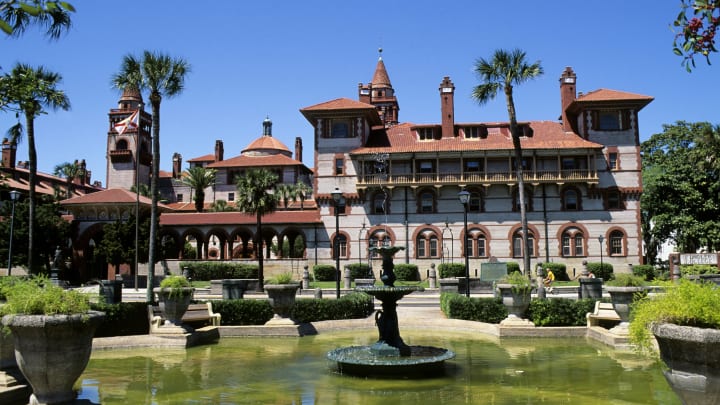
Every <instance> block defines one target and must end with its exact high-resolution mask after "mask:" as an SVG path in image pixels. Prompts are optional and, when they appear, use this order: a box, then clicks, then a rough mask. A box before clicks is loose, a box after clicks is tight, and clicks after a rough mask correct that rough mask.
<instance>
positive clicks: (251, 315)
mask: <svg viewBox="0 0 720 405" xmlns="http://www.w3.org/2000/svg"><path fill="white" fill-rule="evenodd" d="M212 307H213V312H216V313H219V314H220V316H221V318H220V324H221V325H263V324H265V322H267V321H269V320H270V319H271V318H272V317H273V310H272V307H271V306H270V302H269V301H267V300H245V299H240V300H220V301H213V302H212Z"/></svg>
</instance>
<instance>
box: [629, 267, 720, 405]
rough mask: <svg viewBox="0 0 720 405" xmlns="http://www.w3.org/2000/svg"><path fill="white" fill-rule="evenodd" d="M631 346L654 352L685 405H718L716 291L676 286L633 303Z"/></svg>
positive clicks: (719, 313) (719, 311)
mask: <svg viewBox="0 0 720 405" xmlns="http://www.w3.org/2000/svg"><path fill="white" fill-rule="evenodd" d="M629 331H630V336H629V337H630V341H631V342H632V343H634V344H635V345H636V346H637V347H638V348H639V349H640V350H641V351H645V352H651V353H654V352H655V345H654V341H653V337H654V338H655V341H656V342H657V348H658V349H659V353H660V358H661V359H662V361H663V362H664V363H665V364H666V365H667V367H668V368H669V370H667V371H665V378H666V379H667V381H668V383H670V386H671V387H672V388H673V390H675V392H676V393H677V394H678V395H679V396H680V397H681V399H682V400H683V401H684V402H685V403H687V404H705V403H708V404H709V403H718V401H720V392H719V391H718V389H720V289H718V288H717V287H716V286H715V285H714V284H713V283H695V282H692V281H689V280H680V282H679V283H678V284H676V285H672V284H668V285H667V286H666V289H665V292H664V293H662V294H658V295H656V296H648V297H646V298H643V299H642V300H640V301H638V302H637V303H636V304H635V308H634V310H633V317H632V322H631V323H630V328H629Z"/></svg>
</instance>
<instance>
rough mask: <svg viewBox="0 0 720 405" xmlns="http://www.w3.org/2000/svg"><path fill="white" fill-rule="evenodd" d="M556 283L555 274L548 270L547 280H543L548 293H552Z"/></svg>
mask: <svg viewBox="0 0 720 405" xmlns="http://www.w3.org/2000/svg"><path fill="white" fill-rule="evenodd" d="M554 282H555V274H553V272H552V270H550V269H547V274H546V275H545V278H544V279H543V284H544V285H545V288H546V289H547V291H548V292H552V291H553V288H552V285H553V283H554Z"/></svg>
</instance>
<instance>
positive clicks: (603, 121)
mask: <svg viewBox="0 0 720 405" xmlns="http://www.w3.org/2000/svg"><path fill="white" fill-rule="evenodd" d="M598 129H599V130H601V131H618V130H620V112H619V111H616V110H611V111H600V112H599V113H598Z"/></svg>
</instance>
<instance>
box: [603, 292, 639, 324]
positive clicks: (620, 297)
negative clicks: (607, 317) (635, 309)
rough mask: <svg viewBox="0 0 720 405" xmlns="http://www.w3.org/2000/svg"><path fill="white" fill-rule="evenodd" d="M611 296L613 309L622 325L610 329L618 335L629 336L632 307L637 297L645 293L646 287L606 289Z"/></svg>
mask: <svg viewBox="0 0 720 405" xmlns="http://www.w3.org/2000/svg"><path fill="white" fill-rule="evenodd" d="M605 289H606V290H607V292H608V293H609V294H610V299H611V300H612V304H613V309H614V310H615V312H617V314H618V316H619V317H620V324H619V325H617V326H615V327H614V328H612V329H610V331H611V332H613V333H615V334H618V335H627V334H628V325H629V322H630V305H631V304H632V303H633V301H634V300H635V295H636V294H638V293H640V292H642V291H644V290H645V288H644V287H612V286H607V287H605Z"/></svg>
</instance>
